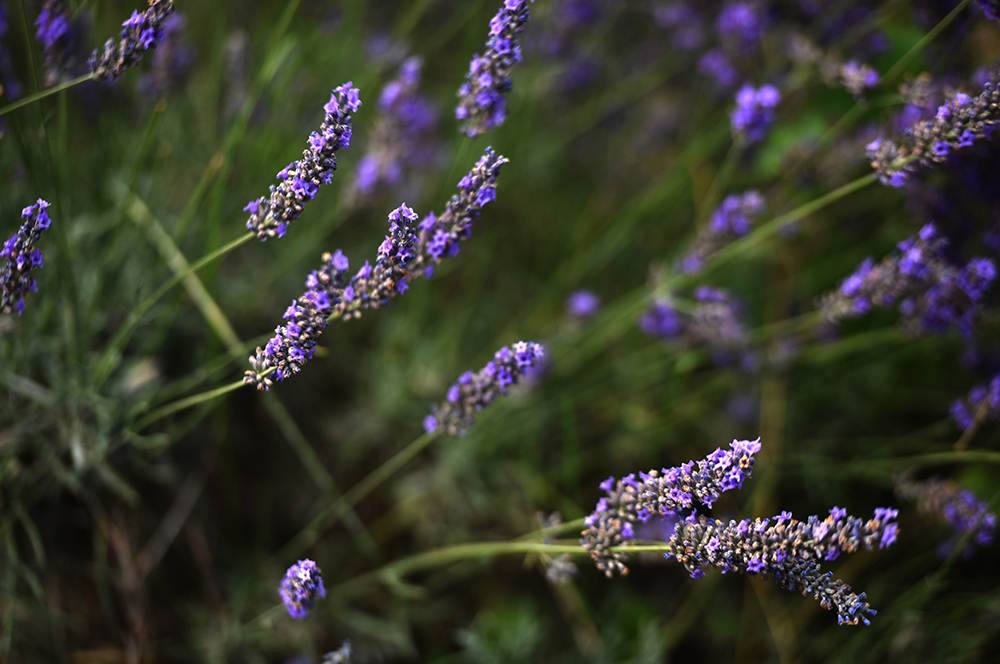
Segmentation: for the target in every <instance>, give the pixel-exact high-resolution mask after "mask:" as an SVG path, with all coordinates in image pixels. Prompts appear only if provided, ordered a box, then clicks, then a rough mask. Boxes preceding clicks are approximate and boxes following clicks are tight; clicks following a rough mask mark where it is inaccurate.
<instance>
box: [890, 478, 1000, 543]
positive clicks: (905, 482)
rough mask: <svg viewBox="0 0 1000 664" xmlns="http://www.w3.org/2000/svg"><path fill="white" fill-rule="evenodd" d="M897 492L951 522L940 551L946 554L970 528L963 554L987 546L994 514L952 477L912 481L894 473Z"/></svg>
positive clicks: (993, 527) (925, 511)
mask: <svg viewBox="0 0 1000 664" xmlns="http://www.w3.org/2000/svg"><path fill="white" fill-rule="evenodd" d="M895 484H896V494H897V495H898V496H899V497H900V498H903V499H905V500H912V501H914V502H916V504H917V511H918V512H920V513H921V514H923V515H925V516H930V517H935V518H937V519H942V520H944V521H946V522H947V523H948V525H949V526H951V529H952V531H953V534H952V537H951V538H949V539H947V540H945V541H944V542H942V546H941V547H940V552H941V553H942V554H943V555H947V554H948V553H949V552H950V551H951V549H952V548H953V547H954V545H955V543H956V542H957V540H958V539H959V538H961V537H962V536H963V535H965V534H966V533H968V532H970V531H972V533H973V535H972V539H971V540H970V541H969V544H968V546H967V547H966V549H965V551H964V552H963V553H964V555H965V556H966V557H968V556H971V555H972V554H973V553H974V552H975V547H976V546H977V545H978V546H989V545H990V544H992V543H993V537H994V535H995V534H996V528H997V515H996V514H994V513H992V512H987V511H986V510H987V508H988V507H989V505H987V504H986V502H985V501H982V500H980V499H979V497H978V496H977V495H976V494H975V493H973V492H972V491H970V490H968V489H964V488H962V487H961V486H959V485H958V484H956V483H955V482H952V481H951V480H945V479H940V478H933V479H929V480H923V481H921V482H913V481H911V480H910V479H908V478H906V477H897V478H896V481H895Z"/></svg>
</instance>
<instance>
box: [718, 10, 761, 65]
mask: <svg viewBox="0 0 1000 664" xmlns="http://www.w3.org/2000/svg"><path fill="white" fill-rule="evenodd" d="M715 28H716V30H717V31H718V33H719V40H720V41H722V42H733V43H735V44H737V45H738V48H739V50H740V51H742V52H743V53H750V52H751V51H753V50H754V49H756V48H757V46H758V44H759V43H760V40H761V37H763V36H764V20H763V17H762V16H761V15H760V13H759V12H758V10H757V8H756V7H754V6H753V5H752V4H750V3H749V2H731V3H729V4H727V5H726V6H725V7H723V8H722V11H721V12H719V18H718V19H717V20H716V22H715Z"/></svg>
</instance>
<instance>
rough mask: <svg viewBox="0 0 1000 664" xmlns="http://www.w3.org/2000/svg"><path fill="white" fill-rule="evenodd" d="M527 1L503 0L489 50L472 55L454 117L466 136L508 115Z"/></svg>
mask: <svg viewBox="0 0 1000 664" xmlns="http://www.w3.org/2000/svg"><path fill="white" fill-rule="evenodd" d="M530 2H534V0H530ZM528 4H529V0H504V4H503V7H501V8H500V11H498V12H497V14H496V16H494V17H493V19H492V20H490V33H489V38H488V39H487V41H486V52H485V53H484V54H483V55H482V56H480V55H479V54H478V53H477V54H476V55H474V56H472V62H471V63H470V64H469V73H468V74H466V76H465V83H463V84H462V86H461V87H460V88H459V89H458V98H459V102H458V107H456V108H455V118H456V119H457V120H459V122H460V123H461V125H462V131H463V132H464V133H465V134H466V136H478V135H479V134H485V133H486V132H487V131H489V130H490V129H493V128H495V127H499V126H500V125H501V124H503V122H504V120H505V119H506V117H507V94H508V93H509V92H510V88H511V80H510V68H511V67H512V66H513V65H514V63H515V62H520V60H521V45H520V44H519V43H518V41H517V35H518V34H519V33H521V32H522V31H523V30H524V26H525V24H526V23H527V22H528Z"/></svg>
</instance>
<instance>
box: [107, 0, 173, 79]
mask: <svg viewBox="0 0 1000 664" xmlns="http://www.w3.org/2000/svg"><path fill="white" fill-rule="evenodd" d="M173 12H174V0H149V9H147V10H146V11H144V12H143V13H141V14H140V13H139V12H138V11H137V10H132V16H130V17H129V18H128V20H126V21H125V22H124V23H122V32H121V39H119V41H118V43H115V40H114V39H109V40H108V41H107V42H105V44H104V53H102V54H100V55H98V53H97V51H96V50H95V51H94V52H93V54H91V56H90V60H88V61H87V65H88V66H89V67H90V72H91V74H92V75H93V78H94V80H95V81H105V80H112V81H113V80H114V79H116V78H118V77H119V76H121V75H122V74H123V73H125V70H126V69H128V68H129V67H131V66H133V65H136V64H139V62H140V61H141V60H142V57H143V56H144V55H145V54H146V52H147V51H150V50H152V49H154V48H156V45H157V44H159V43H160V42H161V41H163V37H164V31H163V22H164V21H166V20H167V17H168V16H170V15H171V14H172V13H173Z"/></svg>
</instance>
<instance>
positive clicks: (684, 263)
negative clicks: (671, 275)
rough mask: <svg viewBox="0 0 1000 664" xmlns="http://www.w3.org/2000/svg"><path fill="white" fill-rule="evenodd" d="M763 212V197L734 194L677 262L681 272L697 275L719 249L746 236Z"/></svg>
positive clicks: (747, 193) (749, 194)
mask: <svg viewBox="0 0 1000 664" xmlns="http://www.w3.org/2000/svg"><path fill="white" fill-rule="evenodd" d="M763 211H764V197H763V196H761V195H760V192H758V191H756V190H753V189H751V190H750V191H747V192H744V193H743V194H732V195H730V196H727V197H726V199H725V200H723V201H722V203H721V204H720V205H719V207H718V208H716V210H715V212H714V213H713V214H712V218H711V219H710V220H709V223H708V225H707V226H705V227H704V228H702V229H701V231H700V232H699V233H698V236H697V237H696V238H695V240H694V242H693V243H692V247H691V249H689V250H688V252H687V253H686V254H684V256H683V257H682V258H681V259H680V260H679V261H678V262H677V267H676V269H677V271H678V272H682V273H685V272H697V271H698V270H700V269H701V267H702V266H703V265H704V263H705V261H706V260H707V259H708V258H709V257H710V256H711V255H712V254H714V253H715V252H717V251H718V250H719V249H722V248H723V247H724V246H726V245H727V244H729V243H730V242H732V241H733V240H735V239H736V238H740V237H743V236H744V235H746V234H747V232H748V231H749V230H750V225H751V223H752V222H753V220H754V219H755V218H756V217H758V216H760V214H761V213H762V212H763Z"/></svg>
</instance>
